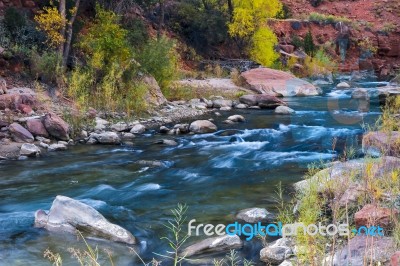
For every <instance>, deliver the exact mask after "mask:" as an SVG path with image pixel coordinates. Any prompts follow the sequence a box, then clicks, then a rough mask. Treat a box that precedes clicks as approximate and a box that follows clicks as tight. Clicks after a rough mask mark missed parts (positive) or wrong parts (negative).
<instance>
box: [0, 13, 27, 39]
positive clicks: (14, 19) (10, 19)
mask: <svg viewBox="0 0 400 266" xmlns="http://www.w3.org/2000/svg"><path fill="white" fill-rule="evenodd" d="M4 26H5V27H6V29H7V30H8V32H9V33H10V34H11V35H12V36H15V35H16V34H18V32H19V31H20V30H21V29H22V28H24V27H25V26H26V17H25V16H24V15H22V14H21V13H20V12H19V11H18V10H17V9H15V8H13V7H9V8H7V9H6V10H5V12H4Z"/></svg>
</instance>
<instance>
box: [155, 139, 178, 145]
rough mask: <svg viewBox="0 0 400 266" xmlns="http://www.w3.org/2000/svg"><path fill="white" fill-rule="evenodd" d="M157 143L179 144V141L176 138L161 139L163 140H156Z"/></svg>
mask: <svg viewBox="0 0 400 266" xmlns="http://www.w3.org/2000/svg"><path fill="white" fill-rule="evenodd" d="M155 144H164V145H167V146H177V145H178V142H176V141H175V140H172V139H161V140H159V141H157V142H155Z"/></svg>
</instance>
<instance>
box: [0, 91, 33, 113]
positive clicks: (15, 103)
mask: <svg viewBox="0 0 400 266" xmlns="http://www.w3.org/2000/svg"><path fill="white" fill-rule="evenodd" d="M36 103H37V102H36V99H35V96H34V95H31V94H25V93H24V94H15V93H13V94H10V93H9V94H3V95H0V110H5V109H7V108H8V109H10V110H13V111H18V110H19V106H20V105H21V104H26V105H29V106H35V105H36Z"/></svg>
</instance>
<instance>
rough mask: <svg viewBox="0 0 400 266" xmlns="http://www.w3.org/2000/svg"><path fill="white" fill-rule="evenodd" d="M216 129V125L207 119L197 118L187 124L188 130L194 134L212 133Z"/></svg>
mask: <svg viewBox="0 0 400 266" xmlns="http://www.w3.org/2000/svg"><path fill="white" fill-rule="evenodd" d="M217 129H218V128H217V126H216V125H214V124H213V123H211V122H210V121H208V120H197V121H194V122H193V123H191V124H190V126H189V130H190V131H191V132H193V133H196V134H204V133H213V132H215V131H217Z"/></svg>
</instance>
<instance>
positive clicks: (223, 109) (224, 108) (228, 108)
mask: <svg viewBox="0 0 400 266" xmlns="http://www.w3.org/2000/svg"><path fill="white" fill-rule="evenodd" d="M219 110H220V111H231V110H232V107H229V106H224V107H221V108H219Z"/></svg>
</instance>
